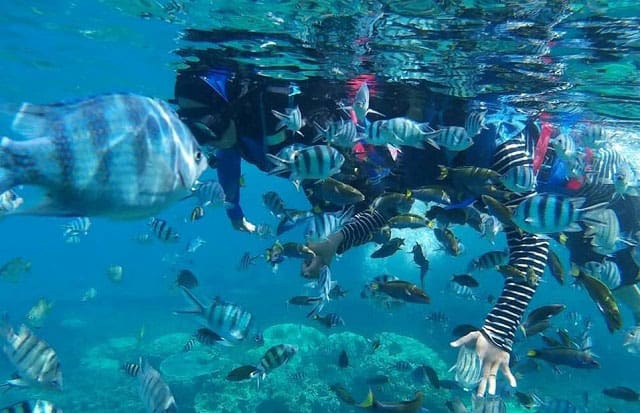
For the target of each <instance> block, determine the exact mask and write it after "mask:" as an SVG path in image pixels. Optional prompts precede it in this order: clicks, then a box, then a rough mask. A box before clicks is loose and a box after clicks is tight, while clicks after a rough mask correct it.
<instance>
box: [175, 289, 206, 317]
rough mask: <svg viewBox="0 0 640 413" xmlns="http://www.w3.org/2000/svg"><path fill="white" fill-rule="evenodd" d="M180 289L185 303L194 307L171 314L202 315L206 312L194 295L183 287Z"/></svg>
mask: <svg viewBox="0 0 640 413" xmlns="http://www.w3.org/2000/svg"><path fill="white" fill-rule="evenodd" d="M181 288H182V292H183V293H184V296H185V298H186V299H187V301H190V302H191V303H192V304H193V305H194V307H193V308H191V309H187V310H176V311H174V312H173V313H174V314H204V313H205V310H206V309H205V306H204V304H202V303H201V302H200V300H198V298H197V297H196V296H195V295H193V293H192V292H191V291H189V289H188V288H185V287H181Z"/></svg>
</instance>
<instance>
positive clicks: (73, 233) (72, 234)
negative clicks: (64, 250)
mask: <svg viewBox="0 0 640 413" xmlns="http://www.w3.org/2000/svg"><path fill="white" fill-rule="evenodd" d="M89 228H91V220H90V219H89V218H88V217H77V218H74V219H73V220H71V221H69V222H68V223H66V224H64V225H63V226H62V229H63V233H62V238H64V241H65V242H66V243H67V244H77V243H79V242H80V236H86V235H87V234H88V233H89Z"/></svg>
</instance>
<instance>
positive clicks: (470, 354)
mask: <svg viewBox="0 0 640 413" xmlns="http://www.w3.org/2000/svg"><path fill="white" fill-rule="evenodd" d="M452 370H455V371H456V375H455V379H456V381H457V382H458V384H460V386H462V388H464V389H467V390H469V389H472V388H474V387H475V386H476V385H477V384H478V383H479V382H480V380H481V378H482V360H480V357H478V353H476V350H475V347H467V346H466V345H462V346H461V347H460V350H458V358H457V360H456V364H454V365H453V366H452V367H451V368H450V369H449V371H452Z"/></svg>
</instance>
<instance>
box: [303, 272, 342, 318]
mask: <svg viewBox="0 0 640 413" xmlns="http://www.w3.org/2000/svg"><path fill="white" fill-rule="evenodd" d="M336 285H337V282H336V281H333V280H332V279H331V270H330V269H329V267H328V266H326V265H324V266H323V267H322V268H321V269H320V275H319V276H318V280H317V281H314V282H311V283H309V284H308V285H307V286H308V287H311V288H319V289H320V295H319V296H318V298H320V301H318V303H317V304H316V305H315V306H314V307H313V309H312V310H311V311H309V313H307V317H309V318H310V317H313V316H315V315H317V314H318V313H319V312H320V311H322V309H323V308H324V305H325V304H326V303H328V302H329V301H331V289H332V288H333V287H335V286H336Z"/></svg>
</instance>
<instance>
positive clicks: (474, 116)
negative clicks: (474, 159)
mask: <svg viewBox="0 0 640 413" xmlns="http://www.w3.org/2000/svg"><path fill="white" fill-rule="evenodd" d="M486 115H487V111H486V110H475V111H472V112H470V113H469V114H468V115H467V118H466V119H465V122H464V129H465V130H466V131H467V134H469V136H470V137H472V138H473V137H474V136H476V135H477V134H479V133H480V132H481V131H482V130H484V129H489V128H488V127H487V126H486V125H485V124H484V118H485V116H486Z"/></svg>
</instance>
